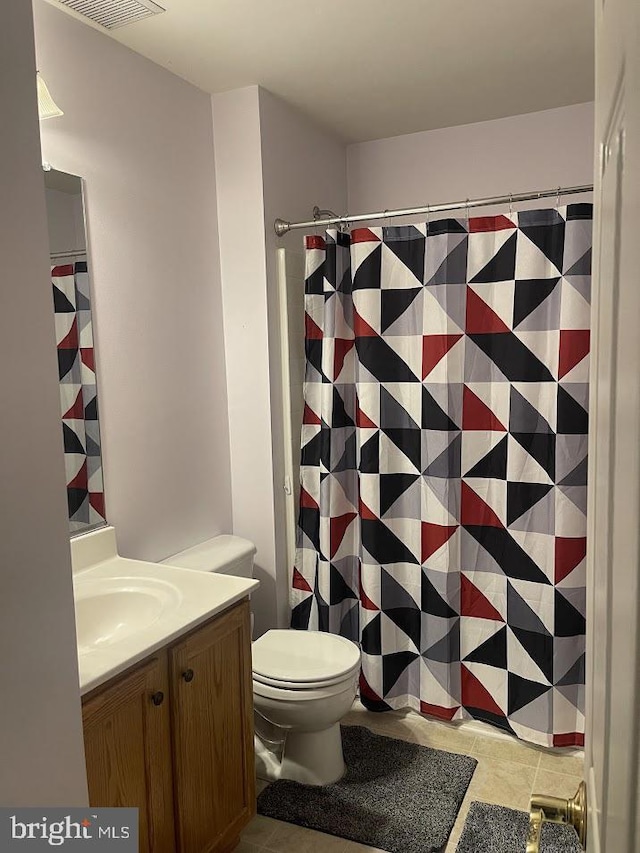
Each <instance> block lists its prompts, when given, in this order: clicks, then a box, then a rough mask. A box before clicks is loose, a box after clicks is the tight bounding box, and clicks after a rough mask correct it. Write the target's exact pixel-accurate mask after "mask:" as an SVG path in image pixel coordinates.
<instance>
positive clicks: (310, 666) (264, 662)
mask: <svg viewBox="0 0 640 853" xmlns="http://www.w3.org/2000/svg"><path fill="white" fill-rule="evenodd" d="M252 651H253V673H254V677H256V678H258V679H260V680H265V681H267V680H268V681H269V682H274V681H279V682H288V683H290V684H292V685H294V684H300V685H308V686H311V685H312V684H316V683H318V682H325V683H326V682H329V681H331V682H333V681H335V680H336V679H338V678H339V677H340V676H342V675H346V674H347V673H349V672H351V671H352V670H353V669H355V668H356V667H357V666H359V665H360V649H359V648H358V646H356V644H355V643H352V642H351V640H347V639H345V638H344V637H338V636H336V635H335V634H326V633H324V632H323V631H296V630H294V629H289V630H286V631H279V630H273V631H267V633H266V634H263V635H262V637H260V638H259V639H258V640H256V641H255V642H254V643H253V645H252Z"/></svg>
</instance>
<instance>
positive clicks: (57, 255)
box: [49, 249, 87, 259]
mask: <svg viewBox="0 0 640 853" xmlns="http://www.w3.org/2000/svg"><path fill="white" fill-rule="evenodd" d="M86 254H87V250H86V249H74V251H73V252H51V253H50V254H49V257H50V258H54V259H55V258H75V257H77V256H78V255H86Z"/></svg>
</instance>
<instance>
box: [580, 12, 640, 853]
mask: <svg viewBox="0 0 640 853" xmlns="http://www.w3.org/2000/svg"><path fill="white" fill-rule="evenodd" d="M595 2H596V141H597V145H598V151H597V161H596V221H595V226H594V227H595V234H594V246H595V258H594V262H595V263H594V294H593V295H594V300H593V341H592V367H591V376H592V384H591V394H592V398H591V405H590V409H591V411H592V413H593V414H592V423H591V436H590V448H589V450H590V473H589V482H590V494H589V516H588V517H589V537H588V543H589V550H588V580H587V588H588V590H589V601H588V613H587V625H588V629H587V630H588V654H587V740H586V777H587V786H588V800H589V833H588V850H589V851H590V853H635V851H637V850H638V846H637V845H638V841H637V839H638V838H640V802H639V799H638V798H639V789H638V767H639V765H640V730H639V722H638V721H639V720H640V716H639V714H640V687H639V684H638V682H639V678H640V649H639V602H640V568H639V564H640V237H639V234H640V4H639V3H638V2H637V0H595Z"/></svg>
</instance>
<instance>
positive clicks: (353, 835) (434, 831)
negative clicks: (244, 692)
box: [258, 726, 478, 853]
mask: <svg viewBox="0 0 640 853" xmlns="http://www.w3.org/2000/svg"><path fill="white" fill-rule="evenodd" d="M342 745H343V749H344V758H345V763H346V765H347V772H346V774H345V776H344V778H343V779H341V780H340V781H339V782H336V783H335V784H334V785H324V786H322V787H314V786H312V785H301V784H299V783H298V782H291V781H289V780H287V779H281V780H279V781H277V782H272V783H271V784H270V785H268V786H267V787H266V788H265V789H264V791H262V793H261V794H260V796H259V797H258V812H259V813H260V814H263V815H266V816H267V817H273V818H276V819H277V820H284V821H288V822H289V823H296V824H298V825H299V826H306V827H308V828H309V829H317V830H319V831H320V832H327V833H329V834H330V835H338V836H340V837H341V838H348V839H350V840H352V841H358V842H360V843H361V844H367V845H369V846H370V847H378V848H379V849H381V850H388V851H390V853H432V851H436V850H440V848H441V847H443V846H444V845H445V843H446V841H447V838H448V837H449V834H450V832H451V829H452V828H453V824H454V823H455V820H456V816H457V814H458V811H459V810H460V805H461V803H462V800H463V799H464V795H465V793H466V790H467V788H468V787H469V782H470V781H471V777H472V776H473V771H474V770H475V768H476V764H477V763H478V762H477V761H476V760H475V758H468V757H467V756H466V755H455V754H453V753H451V752H442V751H441V750H439V749H429V748H428V747H426V746H419V745H418V744H415V743H408V742H407V741H403V740H395V739H394V738H390V737H383V736H382V735H376V734H373V733H372V732H370V731H369V729H366V728H364V727H362V726H343V727H342Z"/></svg>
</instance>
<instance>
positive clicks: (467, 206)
mask: <svg viewBox="0 0 640 853" xmlns="http://www.w3.org/2000/svg"><path fill="white" fill-rule="evenodd" d="M464 206H465V208H466V211H467V219H469V199H467V200H466V201H465V203H464Z"/></svg>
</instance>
